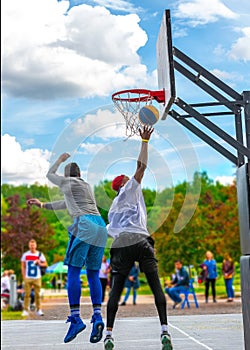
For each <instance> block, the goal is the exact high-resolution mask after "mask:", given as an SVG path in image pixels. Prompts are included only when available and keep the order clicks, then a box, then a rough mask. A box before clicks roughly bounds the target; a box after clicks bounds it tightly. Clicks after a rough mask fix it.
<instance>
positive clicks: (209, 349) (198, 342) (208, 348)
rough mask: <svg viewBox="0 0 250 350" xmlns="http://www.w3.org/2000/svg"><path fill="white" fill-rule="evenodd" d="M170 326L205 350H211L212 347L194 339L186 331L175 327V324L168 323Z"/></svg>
mask: <svg viewBox="0 0 250 350" xmlns="http://www.w3.org/2000/svg"><path fill="white" fill-rule="evenodd" d="M168 325H169V326H170V327H172V328H174V329H176V330H177V331H179V332H180V333H182V334H184V335H185V336H186V337H188V338H189V339H190V340H192V341H194V342H195V343H197V344H199V345H201V346H203V347H204V348H205V349H207V350H213V349H212V348H210V347H209V346H207V345H205V344H203V343H201V342H200V341H199V340H197V339H195V338H194V337H191V336H190V335H188V334H187V333H186V332H184V331H182V330H181V329H180V328H178V327H176V326H173V325H172V324H170V323H169V324H168Z"/></svg>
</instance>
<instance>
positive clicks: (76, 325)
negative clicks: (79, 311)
mask: <svg viewBox="0 0 250 350" xmlns="http://www.w3.org/2000/svg"><path fill="white" fill-rule="evenodd" d="M68 322H71V325H70V327H69V330H68V333H67V334H66V336H65V338H64V343H69V342H70V341H71V340H73V339H75V337H76V336H77V334H78V333H80V332H82V331H83V330H84V329H85V328H86V324H84V323H83V322H82V320H81V318H80V317H74V316H69V317H68V319H67V321H66V323H68Z"/></svg>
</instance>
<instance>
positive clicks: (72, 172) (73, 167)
mask: <svg viewBox="0 0 250 350" xmlns="http://www.w3.org/2000/svg"><path fill="white" fill-rule="evenodd" d="M64 176H65V177H69V176H70V177H80V176H81V171H80V168H79V166H78V165H77V164H76V163H69V164H67V165H66V166H65V168H64Z"/></svg>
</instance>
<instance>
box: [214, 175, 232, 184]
mask: <svg viewBox="0 0 250 350" xmlns="http://www.w3.org/2000/svg"><path fill="white" fill-rule="evenodd" d="M214 182H215V183H216V182H219V183H221V184H222V185H224V186H227V185H232V184H233V183H234V182H235V177H233V176H217V177H216V178H215V179H214Z"/></svg>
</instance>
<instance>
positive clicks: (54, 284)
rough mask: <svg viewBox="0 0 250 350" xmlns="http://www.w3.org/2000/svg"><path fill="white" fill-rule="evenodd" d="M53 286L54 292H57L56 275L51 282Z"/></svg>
mask: <svg viewBox="0 0 250 350" xmlns="http://www.w3.org/2000/svg"><path fill="white" fill-rule="evenodd" d="M51 286H52V288H53V290H54V292H56V275H54V276H53V278H52V280H51Z"/></svg>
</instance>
